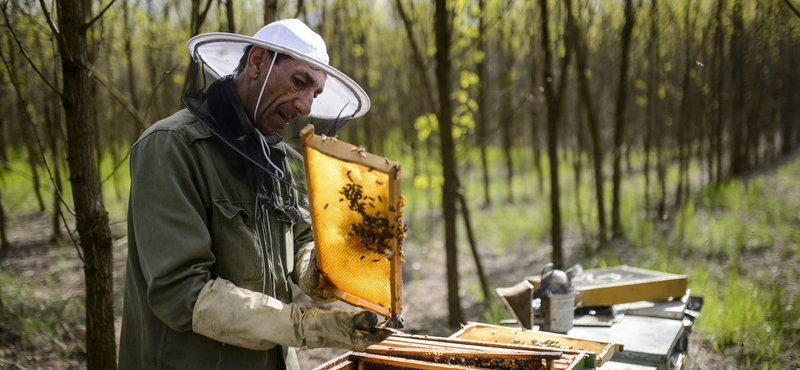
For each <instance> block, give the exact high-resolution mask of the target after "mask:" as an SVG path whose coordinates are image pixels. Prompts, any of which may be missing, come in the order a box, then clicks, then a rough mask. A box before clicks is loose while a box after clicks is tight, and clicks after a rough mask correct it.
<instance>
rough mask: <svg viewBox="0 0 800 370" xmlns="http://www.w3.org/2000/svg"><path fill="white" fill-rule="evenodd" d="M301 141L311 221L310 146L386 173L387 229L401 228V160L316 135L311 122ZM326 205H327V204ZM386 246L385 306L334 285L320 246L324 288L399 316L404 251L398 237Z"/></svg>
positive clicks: (314, 219) (314, 218) (313, 216)
mask: <svg viewBox="0 0 800 370" xmlns="http://www.w3.org/2000/svg"><path fill="white" fill-rule="evenodd" d="M300 136H301V141H302V144H303V156H304V157H305V158H306V161H305V170H306V179H307V186H308V192H309V197H308V199H309V202H310V206H311V207H310V208H311V219H312V223H313V225H318V222H321V220H320V219H319V218H320V216H319V215H317V214H316V212H315V207H314V196H313V194H314V190H315V184H313V183H312V181H311V175H310V172H309V163H308V156H309V149H313V150H315V151H317V152H319V153H321V154H323V155H326V156H328V157H332V158H335V159H338V160H340V161H344V162H348V163H353V164H357V165H361V166H364V167H368V168H370V171H372V170H374V171H378V172H382V173H385V174H387V175H388V178H389V180H388V190H389V194H388V199H387V203H388V204H389V207H388V215H387V218H388V222H389V229H390V230H399V229H402V227H403V226H402V224H399V222H398V220H399V218H400V217H398V216H399V215H402V213H401V209H400V208H401V206H402V205H401V197H400V164H399V163H397V162H393V161H391V160H389V159H386V158H383V157H379V156H376V155H373V154H371V153H368V152H366V151H365V150H364V148H359V147H356V146H354V145H352V144H348V143H346V142H343V141H339V140H337V139H336V138H331V137H326V136H324V135H316V134H315V133H314V126H312V125H307V126H306V127H305V128H303V130H302V131H301V132H300ZM326 206H327V205H326ZM312 229H313V231H314V239H315V241H317V242H319V240H320V238H319V236H318V228H317V227H315V226H312ZM388 244H389V247H390V248H391V252H392V253H391V255H390V256H389V257H388V258H389V265H390V269H391V271H390V273H389V276H390V282H389V284H390V292H391V302H390V303H389V305H388V307H385V306H384V305H381V304H379V303H376V302H371V301H369V300H367V299H364V298H362V297H358V296H356V295H354V294H352V293H350V292H346V291H343V290H341V289H339V288H337V287H336V286H335V285H334V284H332V283H331V281H330V280H329V278H328V276H327V274H326V273H325V271H324V270H323V269H322V262H321V261H322V257H321V255H320V248H315V250H316V257H317V268H319V269H320V272H321V273H322V276H323V282H322V283H323V285H324V289H325V290H326V291H327V292H329V293H330V294H333V295H334V296H336V297H338V298H339V299H340V300H342V301H345V302H347V303H350V304H352V305H354V306H356V307H361V308H364V309H368V310H370V311H373V312H375V313H377V314H379V315H382V316H384V317H393V316H398V315H400V314H401V312H402V308H401V304H402V286H403V278H402V263H403V253H402V250H401V244H400V243H399V241H398V240H397V238H390V239H389V240H388ZM387 254H388V253H387Z"/></svg>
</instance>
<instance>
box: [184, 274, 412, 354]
mask: <svg viewBox="0 0 800 370" xmlns="http://www.w3.org/2000/svg"><path fill="white" fill-rule="evenodd" d="M402 325H403V319H402V318H401V317H399V316H398V317H393V318H392V319H390V320H388V321H387V322H385V323H383V324H381V325H378V317H377V315H375V314H374V313H372V312H368V311H362V312H352V311H345V310H321V309H318V308H311V309H309V310H307V311H304V310H303V309H302V308H300V307H299V306H297V305H295V304H284V303H283V302H281V301H279V300H277V299H275V298H272V297H270V296H267V295H265V294H261V293H256V292H253V291H250V290H246V289H242V288H239V287H237V286H235V285H233V284H232V283H231V282H229V281H227V280H225V279H222V278H217V279H212V280H209V281H208V283H206V285H205V286H204V287H203V289H202V290H201V291H200V294H199V295H198V297H197V302H196V303H195V305H194V310H193V312H192V330H193V331H194V332H195V333H198V334H201V335H204V336H206V337H209V338H211V339H214V340H217V341H220V342H223V343H227V344H231V345H234V346H239V347H243V348H248V349H253V350H267V349H270V348H272V347H274V346H275V345H276V344H280V345H283V346H290V347H301V346H304V345H305V346H307V347H308V348H320V347H336V348H343V349H348V350H355V351H358V350H363V349H364V348H366V347H368V346H370V345H372V344H375V343H378V342H381V341H383V340H384V339H386V338H387V337H388V336H389V335H391V331H390V330H388V329H386V328H387V327H389V328H401V327H402Z"/></svg>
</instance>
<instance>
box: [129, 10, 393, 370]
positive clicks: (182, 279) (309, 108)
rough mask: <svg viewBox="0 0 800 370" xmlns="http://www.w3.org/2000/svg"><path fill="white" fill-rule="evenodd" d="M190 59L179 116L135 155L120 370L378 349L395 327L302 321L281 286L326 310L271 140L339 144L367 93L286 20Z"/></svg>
mask: <svg viewBox="0 0 800 370" xmlns="http://www.w3.org/2000/svg"><path fill="white" fill-rule="evenodd" d="M188 48H189V51H190V53H191V56H192V59H193V62H194V65H193V68H192V71H193V77H192V82H191V84H190V88H189V90H188V91H187V93H186V94H185V95H184V96H183V97H182V100H183V102H184V104H185V105H186V109H184V110H181V111H179V112H177V113H175V114H174V115H172V116H170V117H168V118H166V119H163V120H161V121H159V122H157V123H156V124H154V125H153V126H152V127H150V128H149V129H147V131H145V132H144V134H142V136H141V137H140V138H139V140H138V141H137V142H136V143H135V144H134V145H133V147H132V149H131V155H130V171H131V189H130V203H129V207H128V260H127V268H126V275H125V298H124V302H123V316H122V332H121V337H120V351H119V368H120V369H122V370H125V369H137V370H139V369H193V370H195V369H240V370H241V369H284V368H288V369H298V368H299V365H298V361H297V355H296V353H295V349H294V347H301V346H306V347H308V348H318V347H337V348H344V349H350V350H360V349H363V348H365V347H367V346H369V345H371V344H374V343H377V342H380V341H382V340H384V339H385V338H386V337H388V336H389V334H390V331H389V330H387V329H385V327H386V326H388V327H399V326H401V325H402V323H401V320H398V319H393V320H389V321H388V322H385V323H383V325H379V324H378V318H377V316H376V315H375V314H373V313H371V312H367V311H361V312H356V311H346V310H323V309H319V308H310V309H303V308H301V307H299V306H297V305H296V304H293V303H291V300H292V292H291V287H290V286H289V282H288V279H289V278H291V279H292V280H293V281H294V282H295V283H296V284H298V286H299V287H300V288H301V289H302V290H303V292H305V293H306V294H308V295H309V296H311V297H312V298H313V299H314V300H315V301H317V302H321V303H324V302H329V301H331V300H332V299H333V298H331V297H328V296H326V295H325V293H324V291H323V290H321V289H320V285H319V271H317V269H316V263H315V258H314V241H313V239H312V232H311V229H310V217H309V212H308V201H307V199H306V197H305V195H304V192H305V190H304V186H303V184H302V182H303V181H304V180H305V179H304V177H303V176H302V162H298V161H300V160H301V159H298V157H299V155H298V154H297V152H296V151H295V150H294V149H293V148H292V147H291V146H289V145H287V144H286V143H285V141H284V140H283V138H282V137H281V136H280V135H279V132H280V131H281V130H283V129H284V128H286V127H287V125H289V123H291V122H292V121H293V120H294V119H295V118H296V117H297V116H298V115H303V116H310V117H314V118H318V119H321V120H324V121H325V122H329V125H332V128H331V132H335V130H336V128H337V126H340V125H341V123H342V122H346V121H347V120H349V119H351V118H355V117H358V116H361V115H363V114H364V113H366V111H367V110H368V109H369V106H370V102H369V98H368V97H367V95H366V94H365V93H364V90H363V89H361V87H360V86H358V85H357V84H356V83H355V82H353V81H352V80H351V79H349V78H348V77H347V76H346V75H344V74H343V73H341V72H340V71H338V70H336V69H334V68H332V67H330V66H329V65H328V55H327V51H326V47H325V42H324V41H323V40H322V38H321V37H320V36H319V35H318V34H316V33H314V32H313V31H312V30H311V29H309V28H308V27H307V26H306V25H305V24H303V23H302V22H301V21H299V20H296V19H287V20H282V21H278V22H274V23H271V24H269V25H267V26H265V27H264V28H262V29H261V30H259V31H258V32H257V33H256V34H255V36H253V37H248V36H243V35H236V34H229V33H208V34H203V35H199V36H196V37H194V38H192V39H191V40H189V42H188ZM298 163H299V164H298Z"/></svg>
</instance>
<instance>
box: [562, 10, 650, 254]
mask: <svg viewBox="0 0 800 370" xmlns="http://www.w3.org/2000/svg"><path fill="white" fill-rule="evenodd" d="M653 1H655V0H653ZM575 44H576V45H575V59H576V62H577V64H578V71H577V74H578V91H579V94H580V98H581V102H582V103H583V106H584V109H585V110H586V116H587V121H588V123H589V133H590V134H591V137H592V165H593V169H594V189H595V198H596V200H597V224H598V225H597V228H598V230H597V232H598V239H599V243H600V247H601V248H602V247H604V246H605V245H606V242H607V240H608V234H607V233H606V207H605V200H604V199H603V198H604V194H605V191H604V190H603V181H604V180H603V178H604V176H603V139H602V137H601V135H600V123H599V120H598V118H597V111H596V110H595V107H594V99H593V98H592V93H591V91H590V89H589V78H588V76H587V75H588V74H589V73H590V71H589V67H588V66H587V59H588V55H587V54H588V48H587V46H586V41H585V39H584V36H583V32H582V31H581V29H580V27H577V26H576V33H575Z"/></svg>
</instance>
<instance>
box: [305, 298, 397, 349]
mask: <svg viewBox="0 0 800 370" xmlns="http://www.w3.org/2000/svg"><path fill="white" fill-rule="evenodd" d="M402 327H403V319H402V317H400V316H396V317H393V318H391V319H389V320H388V321H386V322H385V323H381V324H380V325H379V324H378V315H376V314H374V313H372V312H369V311H361V312H353V311H346V310H320V309H317V308H312V309H309V310H308V311H306V313H305V317H304V319H303V329H304V331H305V334H306V346H307V347H308V348H319V347H336V348H343V349H349V350H351V351H362V350H364V348H367V347H369V346H370V345H373V344H375V343H379V342H382V341H383V340H384V339H386V338H388V337H389V336H390V335H391V334H392V332H391V331H390V330H389V329H386V328H392V329H398V328H402Z"/></svg>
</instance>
